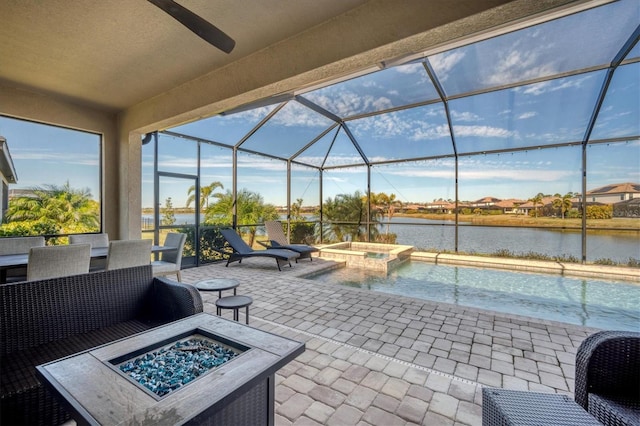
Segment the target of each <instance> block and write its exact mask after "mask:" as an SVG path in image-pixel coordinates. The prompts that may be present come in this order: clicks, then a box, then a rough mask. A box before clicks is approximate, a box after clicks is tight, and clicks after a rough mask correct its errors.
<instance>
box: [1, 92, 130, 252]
mask: <svg viewBox="0 0 640 426" xmlns="http://www.w3.org/2000/svg"><path fill="white" fill-rule="evenodd" d="M0 99H2V102H1V103H0V114H4V115H8V116H11V117H16V118H23V119H27V120H33V121H39V122H42V123H49V124H56V125H60V126H66V127H70V128H74V129H79V130H86V131H90V132H95V133H100V134H102V188H101V191H102V199H103V200H102V201H103V202H102V227H103V231H104V232H107V233H108V234H109V237H110V238H111V239H114V240H115V239H120V238H121V237H122V236H121V234H120V229H119V211H120V198H119V196H118V192H119V189H118V188H119V176H118V174H119V169H120V167H119V156H118V153H119V151H120V148H119V146H118V144H117V135H116V125H117V122H116V116H115V115H114V114H112V113H107V112H103V111H98V110H95V109H91V108H89V107H83V106H78V105H75V104H72V103H70V102H67V101H63V100H61V99H56V98H53V97H49V96H45V95H41V94H36V93H33V92H30V91H27V90H20V89H16V88H13V87H8V86H5V85H3V84H2V83H0ZM138 161H140V159H139V158H138Z"/></svg>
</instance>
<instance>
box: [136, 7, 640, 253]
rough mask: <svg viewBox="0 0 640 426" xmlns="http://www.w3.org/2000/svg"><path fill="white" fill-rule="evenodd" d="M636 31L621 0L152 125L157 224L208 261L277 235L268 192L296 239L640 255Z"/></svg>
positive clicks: (147, 174)
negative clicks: (228, 248) (242, 237)
mask: <svg viewBox="0 0 640 426" xmlns="http://www.w3.org/2000/svg"><path fill="white" fill-rule="evenodd" d="M639 36H640V3H638V2H637V1H635V0H622V1H618V2H613V3H608V4H605V5H601V6H598V7H593V8H591V9H587V10H583V11H580V12H578V13H572V14H569V15H564V16H553V17H551V18H550V17H546V18H545V20H544V21H541V20H535V19H533V20H528V21H527V23H526V24H522V23H520V24H515V25H510V26H507V27H504V28H498V29H493V30H491V31H489V32H485V33H483V34H477V35H475V36H473V37H468V38H465V39H463V40H458V41H455V42H452V43H449V44H447V45H443V46H439V47H438V48H434V49H432V50H429V51H425V52H420V53H416V54H412V55H409V56H405V57H401V58H397V59H395V60H392V61H387V62H384V63H376V64H371V67H370V68H367V69H363V70H362V71H361V72H359V73H358V74H357V75H347V76H343V77H341V78H339V79H336V80H334V81H327V82H324V83H322V84H319V85H317V86H314V87H301V88H300V89H299V90H297V91H294V92H291V93H283V94H281V95H279V96H274V97H272V98H269V99H263V100H261V101H259V102H257V103H254V104H250V105H244V106H242V107H241V108H237V109H235V110H230V111H225V112H222V113H221V114H219V115H215V116H212V117H208V118H204V119H201V120H198V121H194V122H190V123H187V124H184V125H181V126H178V127H173V128H170V129H166V130H163V131H160V132H157V133H154V134H153V135H149V136H148V137H147V138H145V140H144V141H143V150H142V161H143V167H142V175H143V176H142V192H143V196H142V207H143V213H144V214H146V215H147V216H149V226H146V227H145V226H144V223H143V233H145V232H156V233H157V232H159V231H160V230H161V229H171V228H175V227H181V228H185V227H186V228H189V229H191V230H192V231H193V232H192V233H191V234H190V244H191V250H192V254H193V255H194V259H195V260H194V262H196V263H198V262H201V261H203V262H204V261H207V260H211V259H212V258H215V256H212V257H209V255H208V254H203V253H202V249H203V248H204V246H206V245H208V244H212V243H211V242H210V241H209V242H207V238H209V239H211V235H212V234H211V232H210V231H211V229H213V228H214V227H217V226H234V227H236V228H240V229H245V230H248V229H253V231H252V232H253V233H254V234H256V233H257V235H260V234H261V233H262V227H261V225H262V223H263V221H264V220H267V219H269V217H267V216H265V215H263V216H260V215H256V214H255V211H250V210H248V209H245V208H243V207H244V206H245V205H246V200H247V199H248V198H251V197H252V196H257V197H258V198H259V199H260V201H261V202H262V203H264V204H267V205H270V206H272V207H273V208H274V209H275V212H276V215H277V218H279V219H280V220H282V221H283V222H284V223H285V224H286V225H288V226H287V227H286V229H287V231H288V232H289V235H290V237H291V239H292V240H293V241H295V242H299V241H303V242H306V243H313V244H320V243H329V242H334V241H340V240H356V239H358V240H367V241H382V242H397V243H400V244H411V245H415V246H416V247H418V248H420V249H423V250H434V251H454V252H466V253H489V254H491V253H499V252H509V253H516V254H526V253H530V254H531V253H536V254H537V253H539V254H543V255H545V256H548V257H552V258H553V257H554V256H555V257H557V256H560V257H564V258H570V259H575V260H578V261H582V262H587V261H591V262H593V261H601V262H606V261H612V262H616V263H625V261H626V260H627V259H638V258H640V254H639V253H638V248H637V241H638V237H639V236H640V226H639V225H640V204H639V203H638V200H640V46H639V45H638V38H639ZM381 194H382V195H381ZM225 203H226V204H225ZM349 203H351V204H349ZM197 205H199V209H198V208H196V206H197ZM349 205H350V208H346V209H345V208H344V206H349ZM189 208H196V210H199V211H200V214H195V212H194V213H193V214H192V213H189V210H188V209H189ZM180 209H183V210H180ZM225 209H226V210H225ZM225 211H226V212H228V213H229V214H227V215H225V214H222V213H221V212H225ZM168 212H170V214H171V217H169V220H168V219H167V213H168ZM176 214H177V216H179V217H174V216H175V215H176ZM271 218H273V217H271ZM341 226H342V228H341ZM296 228H298V229H297V231H296ZM389 234H391V235H392V237H389ZM611 247H615V249H614V251H613V252H612V249H611ZM196 253H198V256H195V254H196Z"/></svg>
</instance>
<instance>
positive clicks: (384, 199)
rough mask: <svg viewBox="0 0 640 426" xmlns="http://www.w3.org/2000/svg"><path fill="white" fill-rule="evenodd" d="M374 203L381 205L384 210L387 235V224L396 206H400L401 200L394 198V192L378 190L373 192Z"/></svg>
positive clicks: (389, 222)
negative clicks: (388, 192) (375, 192)
mask: <svg viewBox="0 0 640 426" xmlns="http://www.w3.org/2000/svg"><path fill="white" fill-rule="evenodd" d="M371 195H372V199H375V200H376V201H375V204H376V205H380V206H382V208H383V210H384V214H385V216H387V235H388V234H389V226H390V225H391V218H392V217H393V215H394V214H395V212H396V206H402V202H401V201H400V200H396V194H388V195H387V194H385V193H384V192H380V193H378V194H375V198H373V195H374V194H371Z"/></svg>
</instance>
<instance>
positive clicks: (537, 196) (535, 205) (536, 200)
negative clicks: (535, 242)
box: [529, 192, 544, 217]
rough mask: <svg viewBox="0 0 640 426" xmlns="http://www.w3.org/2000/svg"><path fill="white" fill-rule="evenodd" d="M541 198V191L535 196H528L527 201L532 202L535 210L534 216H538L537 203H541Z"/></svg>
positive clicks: (542, 196) (542, 195)
mask: <svg viewBox="0 0 640 426" xmlns="http://www.w3.org/2000/svg"><path fill="white" fill-rule="evenodd" d="M543 198H544V194H543V193H542V192H538V193H537V194H536V196H535V197H533V198H529V201H531V202H532V203H533V209H534V211H535V212H536V217H538V204H540V203H542V199H543Z"/></svg>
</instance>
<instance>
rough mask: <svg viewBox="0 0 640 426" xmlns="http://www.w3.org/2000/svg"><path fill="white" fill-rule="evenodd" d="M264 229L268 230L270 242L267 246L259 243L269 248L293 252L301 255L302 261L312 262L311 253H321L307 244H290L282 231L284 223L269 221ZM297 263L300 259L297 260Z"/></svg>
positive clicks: (265, 223)
mask: <svg viewBox="0 0 640 426" xmlns="http://www.w3.org/2000/svg"><path fill="white" fill-rule="evenodd" d="M264 227H265V228H266V229H267V236H268V237H269V242H268V244H265V243H264V242H262V241H258V243H260V244H262V245H263V246H265V247H267V248H273V249H286V250H292V251H295V252H296V253H300V257H299V258H300V259H309V260H310V261H312V260H313V259H312V258H311V253H313V252H317V251H319V250H318V249H317V248H315V247H313V246H309V245H306V244H289V241H288V240H287V236H286V235H284V230H283V229H282V222H280V221H279V220H267V221H265V222H264ZM297 262H298V259H297V258H296V263H297Z"/></svg>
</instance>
